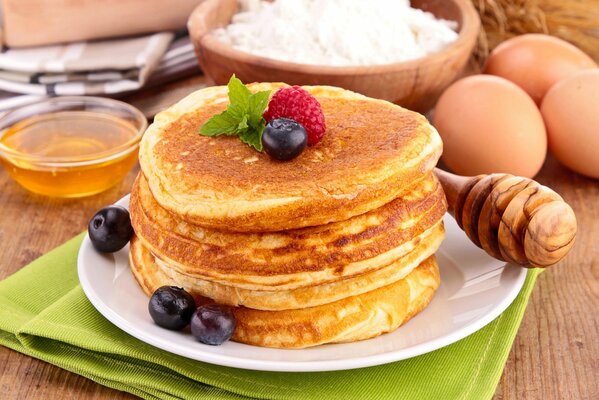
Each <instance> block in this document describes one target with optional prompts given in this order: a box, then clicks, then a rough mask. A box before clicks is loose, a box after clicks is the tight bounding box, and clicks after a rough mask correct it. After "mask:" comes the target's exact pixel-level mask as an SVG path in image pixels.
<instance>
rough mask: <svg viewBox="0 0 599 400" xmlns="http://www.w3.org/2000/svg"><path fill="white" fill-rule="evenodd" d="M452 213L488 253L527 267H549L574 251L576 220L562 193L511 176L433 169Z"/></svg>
mask: <svg viewBox="0 0 599 400" xmlns="http://www.w3.org/2000/svg"><path fill="white" fill-rule="evenodd" d="M435 175H436V176H437V178H438V179H439V181H440V182H441V185H442V186H443V190H444V191H445V195H446V197H447V202H448V204H449V212H450V214H451V215H452V216H453V217H454V218H455V220H456V221H457V223H458V225H459V226H460V228H462V229H463V230H464V231H465V232H466V234H467V235H468V237H469V238H470V240H472V241H473V242H474V243H475V244H476V245H477V246H478V247H481V248H483V249H484V250H485V251H486V252H487V253H488V254H489V255H491V256H493V257H495V258H497V259H499V260H503V261H506V262H511V263H514V264H519V265H522V266H525V267H540V268H544V267H548V266H550V265H553V264H555V263H557V262H558V261H559V260H561V259H562V258H563V257H564V256H565V255H566V254H567V253H568V251H570V248H571V247H572V245H573V244H574V239H575V237H576V216H575V215H574V211H573V210H572V208H571V207H570V206H569V205H568V204H567V203H566V202H565V201H564V199H562V198H561V196H560V195H558V194H557V193H555V192H554V191H553V190H551V189H549V188H548V187H546V186H543V185H541V184H539V183H538V182H536V181H534V180H532V179H528V178H522V177H518V176H513V175H509V174H490V175H479V176H473V177H466V176H459V175H454V174H452V173H449V172H446V171H443V170H440V169H438V168H436V169H435Z"/></svg>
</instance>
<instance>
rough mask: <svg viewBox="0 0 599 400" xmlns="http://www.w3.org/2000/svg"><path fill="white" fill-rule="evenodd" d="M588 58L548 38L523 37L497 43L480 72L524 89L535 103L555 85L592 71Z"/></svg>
mask: <svg viewBox="0 0 599 400" xmlns="http://www.w3.org/2000/svg"><path fill="white" fill-rule="evenodd" d="M596 67H597V64H596V63H595V62H594V61H593V59H592V58H591V57H589V56H588V55H586V54H585V53H583V52H582V51H581V50H580V49H579V48H577V47H575V46H573V45H571V44H570V43H568V42H566V41H564V40H561V39H558V38H556V37H553V36H549V35H542V34H534V33H531V34H526V35H521V36H516V37H514V38H512V39H509V40H506V41H505V42H503V43H501V44H500V45H499V46H497V47H496V48H495V50H493V51H492V52H491V55H490V56H489V58H488V60H487V64H486V65H485V68H484V73H486V74H491V75H497V76H501V77H503V78H506V79H508V80H510V81H512V82H514V83H515V84H516V85H518V86H520V87H521V88H522V89H524V90H525V91H526V92H527V93H528V94H529V95H530V97H532V98H533V100H534V101H535V102H536V103H537V104H541V101H542V99H543V96H544V95H545V93H546V92H547V90H549V88H550V87H551V86H553V85H554V84H555V83H556V82H558V81H560V80H562V79H564V78H567V77H568V76H571V75H572V74H575V73H576V72H578V71H580V70H583V69H589V68H596Z"/></svg>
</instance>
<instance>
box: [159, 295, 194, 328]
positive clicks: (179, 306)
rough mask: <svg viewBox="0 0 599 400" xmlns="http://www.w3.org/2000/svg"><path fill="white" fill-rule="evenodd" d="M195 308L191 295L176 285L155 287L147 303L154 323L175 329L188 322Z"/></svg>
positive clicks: (184, 325)
mask: <svg viewBox="0 0 599 400" xmlns="http://www.w3.org/2000/svg"><path fill="white" fill-rule="evenodd" d="M195 309H196V303H195V300H194V299H193V296H192V295H191V294H189V293H188V292H186V291H185V290H184V289H183V288H180V287H176V286H162V287H160V288H158V289H156V291H155V292H154V294H153V295H152V297H151V298H150V304H149V305H148V310H149V311H150V316H151V317H152V319H153V320H154V322H156V325H158V326H161V327H163V328H166V329H171V330H176V331H178V330H180V329H183V328H185V327H186V326H187V325H188V324H189V321H190V320H191V316H192V314H193V312H194V311H195Z"/></svg>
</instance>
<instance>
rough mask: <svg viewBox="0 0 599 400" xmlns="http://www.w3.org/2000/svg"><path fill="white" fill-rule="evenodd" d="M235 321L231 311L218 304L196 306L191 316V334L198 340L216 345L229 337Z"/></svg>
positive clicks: (235, 323)
mask: <svg viewBox="0 0 599 400" xmlns="http://www.w3.org/2000/svg"><path fill="white" fill-rule="evenodd" d="M236 325H237V321H236V320H235V316H234V315H233V313H232V312H231V311H230V310H229V309H228V308H226V307H223V306H220V305H218V304H207V305H204V306H201V307H198V309H197V310H196V312H195V313H194V314H193V317H191V334H192V335H193V336H194V337H195V338H196V339H197V340H199V341H200V342H202V343H204V344H210V345H213V346H218V345H221V344H223V343H224V342H226V341H227V340H229V339H230V338H231V336H232V335H233V332H234V331H235V326H236Z"/></svg>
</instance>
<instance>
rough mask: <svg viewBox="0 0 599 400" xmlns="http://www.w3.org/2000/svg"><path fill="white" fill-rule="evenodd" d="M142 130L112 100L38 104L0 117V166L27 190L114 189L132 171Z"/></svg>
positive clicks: (61, 193) (137, 115)
mask: <svg viewBox="0 0 599 400" xmlns="http://www.w3.org/2000/svg"><path fill="white" fill-rule="evenodd" d="M147 126H148V123H147V120H146V118H145V116H144V115H143V114H142V113H141V111H139V110H138V109H137V108H135V107H133V106H131V105H129V104H127V103H123V102H121V101H118V100H112V99H107V98H102V97H84V96H64V97H55V98H52V99H48V100H43V101H40V102H37V103H33V104H29V105H26V106H23V107H20V108H17V109H15V110H13V111H10V112H9V113H7V114H5V115H4V116H3V117H2V118H0V163H2V165H3V166H4V168H5V169H6V171H7V172H8V173H9V174H10V176H12V178H13V179H14V180H15V181H16V182H18V183H19V184H20V185H21V186H23V187H24V188H25V189H27V190H29V191H31V192H34V193H39V194H43V195H47V196H53V197H83V196H89V195H92V194H96V193H100V192H102V191H104V190H106V189H108V188H110V187H112V186H114V185H115V184H117V183H118V182H119V181H121V180H122V179H123V178H124V177H125V176H126V175H127V173H128V172H129V171H130V170H131V168H133V166H134V165H135V163H136V162H137V153H138V147H139V141H140V139H141V137H142V135H143V133H144V131H145V130H146V128H147Z"/></svg>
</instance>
